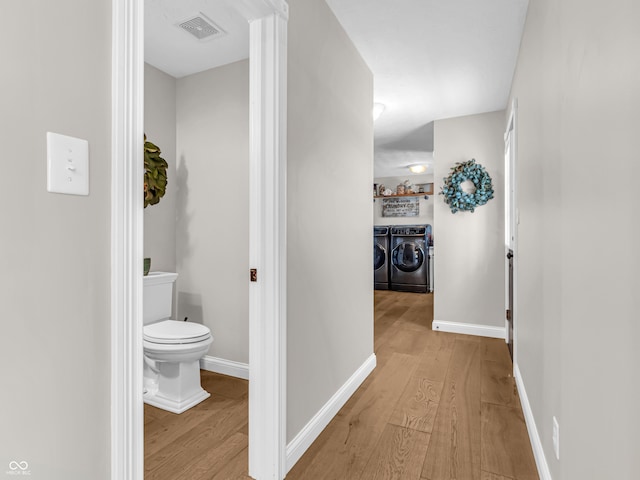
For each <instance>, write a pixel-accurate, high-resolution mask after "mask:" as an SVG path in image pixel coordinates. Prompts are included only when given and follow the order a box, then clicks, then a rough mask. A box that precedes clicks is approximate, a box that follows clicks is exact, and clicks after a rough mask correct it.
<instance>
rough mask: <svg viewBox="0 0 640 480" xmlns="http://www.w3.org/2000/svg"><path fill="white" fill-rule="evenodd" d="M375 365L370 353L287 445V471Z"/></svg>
mask: <svg viewBox="0 0 640 480" xmlns="http://www.w3.org/2000/svg"><path fill="white" fill-rule="evenodd" d="M375 367H376V356H375V354H373V353H372V354H371V356H370V357H369V358H367V359H366V360H365V361H364V363H363V364H362V365H361V366H360V367H359V368H358V369H357V370H356V371H355V372H354V373H353V375H351V377H350V378H349V379H348V380H347V381H346V382H345V383H344V384H343V385H342V387H340V388H339V389H338V391H337V392H336V393H334V394H333V396H332V397H331V398H330V399H329V401H328V402H327V403H325V404H324V405H323V406H322V408H321V409H320V410H318V412H317V413H316V414H315V415H314V416H313V418H312V419H311V420H309V422H308V423H307V424H306V425H305V426H304V427H303V428H302V430H300V432H298V434H297V435H296V436H295V438H294V439H293V440H291V442H289V444H288V445H287V472H289V470H291V468H292V467H293V466H294V465H295V464H296V462H297V461H298V460H300V457H302V455H303V454H304V452H306V451H307V449H308V448H309V447H310V446H311V444H312V443H313V442H314V441H315V439H316V438H318V435H320V434H321V433H322V431H323V430H324V429H325V427H326V426H327V425H328V424H329V422H330V421H331V420H332V419H333V417H335V416H336V414H337V413H338V411H339V410H340V409H341V408H342V407H343V406H344V404H345V403H347V400H349V398H351V395H353V394H354V392H355V391H356V390H357V389H358V387H360V385H362V382H364V381H365V379H366V378H367V377H368V376H369V374H370V373H371V372H372V371H373V369H374V368H375Z"/></svg>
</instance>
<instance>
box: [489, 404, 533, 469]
mask: <svg viewBox="0 0 640 480" xmlns="http://www.w3.org/2000/svg"><path fill="white" fill-rule="evenodd" d="M481 441H482V470H484V471H486V472H492V473H495V474H497V475H504V476H507V477H512V478H516V479H518V480H538V478H539V477H538V473H537V469H536V464H535V460H534V458H533V453H532V451H531V445H530V443H529V435H528V433H527V427H526V424H525V421H524V416H523V414H522V411H521V410H520V409H519V408H512V407H504V406H502V405H494V404H491V403H483V404H482V440H481Z"/></svg>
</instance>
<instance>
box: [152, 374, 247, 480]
mask: <svg viewBox="0 0 640 480" xmlns="http://www.w3.org/2000/svg"><path fill="white" fill-rule="evenodd" d="M201 378H202V385H203V387H204V388H205V389H206V390H207V391H209V392H210V393H211V394H212V395H211V397H209V398H208V399H206V400H205V401H204V402H202V403H200V404H198V405H196V406H195V407H193V408H191V409H189V410H187V411H186V412H184V413H182V414H180V415H176V414H174V413H171V412H167V411H164V410H161V409H158V408H155V407H151V406H149V405H145V446H144V450H145V480H169V479H171V480H175V479H179V478H185V479H190V480H192V479H195V478H197V476H198V475H200V473H198V472H196V471H195V470H192V468H194V466H202V465H203V464H201V463H200V462H201V461H204V462H205V463H209V464H210V465H208V467H213V469H214V470H215V469H216V465H217V463H216V461H215V458H216V456H223V459H222V462H223V463H224V462H226V460H225V459H226V458H228V457H229V456H230V455H232V453H230V452H228V449H229V448H231V449H233V450H234V451H235V452H236V453H237V451H238V449H242V448H246V447H247V438H246V437H247V435H246V427H247V417H248V412H247V395H248V382H247V381H246V380H241V379H236V378H232V377H227V376H224V375H219V374H215V373H212V372H206V371H202V372H201ZM224 395H227V396H224ZM243 442H244V444H243V445H240V444H241V443H243ZM202 459H205V460H202ZM200 470H201V471H202V472H204V467H203V468H201V469H200ZM199 472H200V471H199ZM203 474H204V473H203ZM206 475H208V474H206ZM206 475H205V477H204V478H210V476H206Z"/></svg>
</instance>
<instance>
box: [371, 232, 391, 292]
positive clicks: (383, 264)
mask: <svg viewBox="0 0 640 480" xmlns="http://www.w3.org/2000/svg"><path fill="white" fill-rule="evenodd" d="M373 287H374V288H375V289H376V290H389V227H373Z"/></svg>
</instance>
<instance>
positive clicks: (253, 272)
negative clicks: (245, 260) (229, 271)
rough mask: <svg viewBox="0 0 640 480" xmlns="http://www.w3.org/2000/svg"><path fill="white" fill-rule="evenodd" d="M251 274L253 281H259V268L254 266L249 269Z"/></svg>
mask: <svg viewBox="0 0 640 480" xmlns="http://www.w3.org/2000/svg"><path fill="white" fill-rule="evenodd" d="M249 272H250V275H251V281H252V282H257V281H258V269H257V268H252V269H251V270H249Z"/></svg>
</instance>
